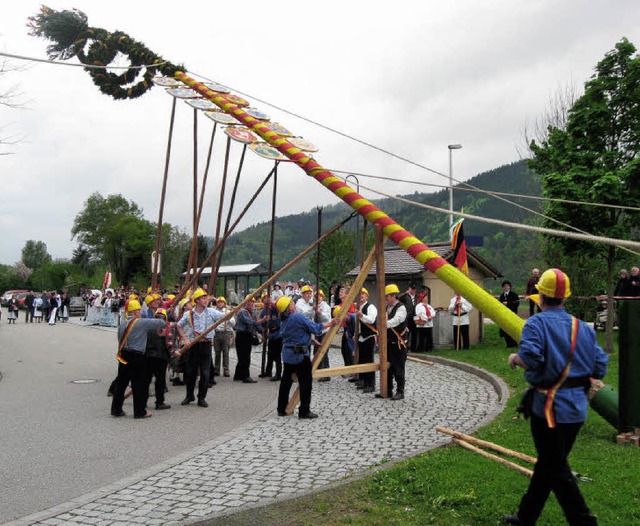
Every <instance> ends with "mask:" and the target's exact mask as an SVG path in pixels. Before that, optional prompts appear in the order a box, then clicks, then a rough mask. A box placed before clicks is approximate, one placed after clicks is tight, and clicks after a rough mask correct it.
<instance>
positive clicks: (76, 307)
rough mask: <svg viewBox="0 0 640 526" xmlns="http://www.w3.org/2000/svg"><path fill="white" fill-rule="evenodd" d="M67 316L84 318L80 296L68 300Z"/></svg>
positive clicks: (82, 300) (82, 299) (82, 302)
mask: <svg viewBox="0 0 640 526" xmlns="http://www.w3.org/2000/svg"><path fill="white" fill-rule="evenodd" d="M69 316H84V298H83V297H82V296H71V298H69Z"/></svg>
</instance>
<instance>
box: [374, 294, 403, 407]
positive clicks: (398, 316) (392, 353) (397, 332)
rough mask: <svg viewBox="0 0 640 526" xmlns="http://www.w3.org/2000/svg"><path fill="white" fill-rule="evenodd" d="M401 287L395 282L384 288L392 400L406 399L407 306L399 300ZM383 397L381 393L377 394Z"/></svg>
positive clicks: (389, 380)
mask: <svg viewBox="0 0 640 526" xmlns="http://www.w3.org/2000/svg"><path fill="white" fill-rule="evenodd" d="M399 293H400V289H398V286H397V285H395V284H390V285H387V286H386V287H385V288H384V294H385V300H386V302H387V358H388V359H389V369H388V372H387V389H388V391H387V397H388V398H390V399H391V400H403V399H404V385H405V376H404V371H405V363H406V361H407V340H408V334H407V333H408V332H409V330H408V328H407V308H406V307H405V306H404V305H403V304H402V303H401V302H400V301H398V294H399ZM394 380H395V381H396V393H395V394H392V393H393V381H394ZM376 397H377V398H381V397H382V395H381V394H380V393H377V394H376Z"/></svg>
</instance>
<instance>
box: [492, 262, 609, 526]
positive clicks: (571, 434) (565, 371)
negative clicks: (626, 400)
mask: <svg viewBox="0 0 640 526" xmlns="http://www.w3.org/2000/svg"><path fill="white" fill-rule="evenodd" d="M536 288H537V290H538V292H539V293H540V307H541V310H542V312H541V313H539V314H536V315H535V316H532V317H530V318H529V319H528V320H527V322H526V323H525V325H524V327H523V329H522V337H521V339H520V351H519V352H518V353H514V354H511V355H510V356H509V366H510V367H511V368H512V369H515V368H516V367H522V368H523V369H525V378H526V379H527V381H528V382H529V383H530V384H531V385H532V389H533V391H532V394H533V398H532V399H530V405H529V406H528V407H527V408H526V409H527V411H526V412H525V415H527V416H529V415H530V416H531V434H532V436H533V442H534V444H535V446H536V450H537V452H538V460H537V462H536V464H535V467H534V470H533V477H532V478H531V481H530V483H529V488H528V490H527V492H526V493H525V495H524V496H523V497H522V500H521V501H520V506H519V508H518V512H517V513H516V514H514V515H505V517H504V521H505V522H507V523H508V524H521V525H529V524H535V523H536V521H537V520H538V517H539V516H540V513H541V512H542V509H543V508H544V505H545V502H546V501H547V498H548V496H549V493H550V492H551V491H553V492H554V493H555V495H556V498H557V500H558V503H559V504H560V506H561V507H562V511H563V512H564V514H565V517H566V518H567V521H568V522H569V524H581V525H595V524H597V522H596V519H595V517H593V516H592V515H591V512H590V511H589V508H588V507H587V504H586V503H585V501H584V499H583V497H582V494H581V493H580V490H579V488H578V485H577V484H576V481H575V478H574V477H573V475H572V472H571V468H570V467H569V464H568V462H567V457H568V456H569V453H570V452H571V448H572V447H573V443H574V441H575V439H576V437H577V436H578V432H579V431H580V428H581V427H582V425H583V423H584V421H585V419H586V417H587V408H588V405H589V402H588V399H587V389H588V388H589V386H590V377H593V378H602V377H603V376H604V375H605V374H606V372H607V363H608V357H607V354H606V353H605V352H604V351H603V350H602V349H601V348H600V346H599V345H598V343H597V342H596V336H595V333H594V331H593V329H592V328H591V327H590V326H588V325H587V324H586V323H584V322H582V321H579V320H578V319H577V318H574V317H573V316H571V315H570V314H568V313H567V312H566V311H565V309H564V302H565V300H566V299H567V298H568V297H569V296H570V295H571V289H570V282H569V277H568V276H567V275H566V274H565V273H564V272H562V271H561V270H560V269H557V268H553V269H549V270H547V271H545V272H544V273H543V274H542V275H541V276H540V280H539V281H538V283H537V284H536Z"/></svg>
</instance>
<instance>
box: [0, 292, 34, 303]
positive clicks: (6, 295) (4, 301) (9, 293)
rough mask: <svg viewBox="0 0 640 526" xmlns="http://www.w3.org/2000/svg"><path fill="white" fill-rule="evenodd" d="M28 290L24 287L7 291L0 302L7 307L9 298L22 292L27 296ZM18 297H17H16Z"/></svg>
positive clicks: (0, 298)
mask: <svg viewBox="0 0 640 526" xmlns="http://www.w3.org/2000/svg"><path fill="white" fill-rule="evenodd" d="M28 292H29V291H28V290H24V289H16V290H8V291H7V292H5V293H4V294H3V295H2V297H0V304H1V305H2V306H3V307H6V306H7V305H8V304H9V300H10V299H11V298H13V296H14V295H15V294H21V293H24V297H26V296H27V293H28ZM16 299H17V298H16ZM18 302H19V300H18ZM22 303H23V304H24V298H23V300H22Z"/></svg>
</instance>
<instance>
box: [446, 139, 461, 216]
mask: <svg viewBox="0 0 640 526" xmlns="http://www.w3.org/2000/svg"><path fill="white" fill-rule="evenodd" d="M447 148H449V226H451V225H453V150H459V149H460V148H462V144H450V145H449V146H447Z"/></svg>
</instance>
